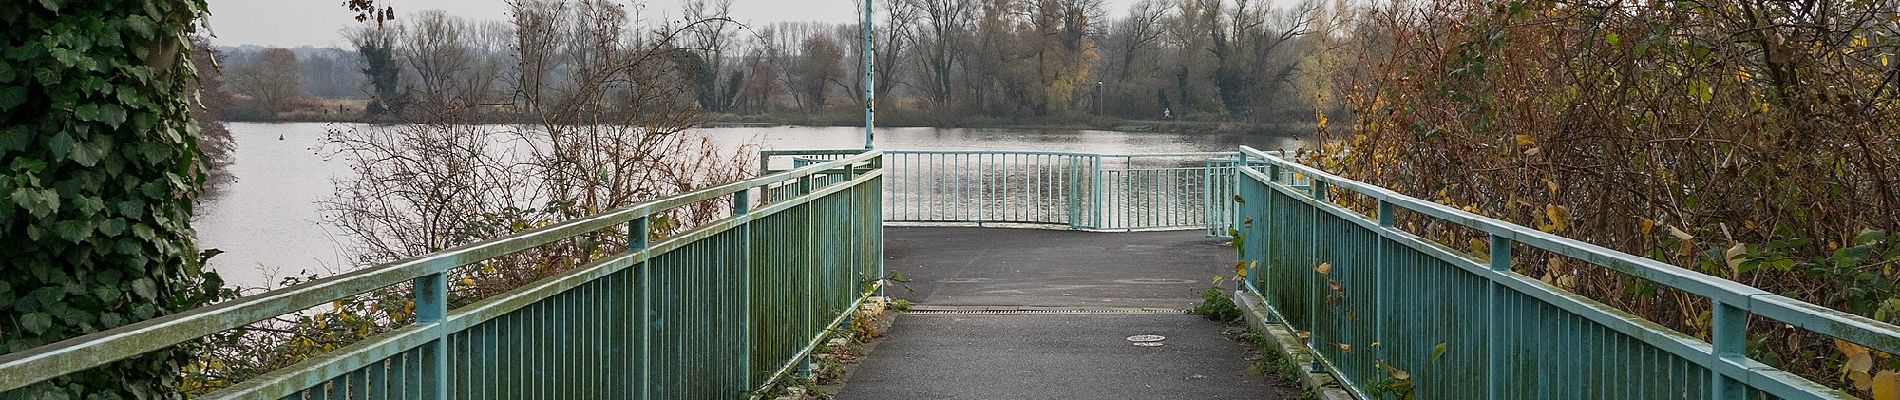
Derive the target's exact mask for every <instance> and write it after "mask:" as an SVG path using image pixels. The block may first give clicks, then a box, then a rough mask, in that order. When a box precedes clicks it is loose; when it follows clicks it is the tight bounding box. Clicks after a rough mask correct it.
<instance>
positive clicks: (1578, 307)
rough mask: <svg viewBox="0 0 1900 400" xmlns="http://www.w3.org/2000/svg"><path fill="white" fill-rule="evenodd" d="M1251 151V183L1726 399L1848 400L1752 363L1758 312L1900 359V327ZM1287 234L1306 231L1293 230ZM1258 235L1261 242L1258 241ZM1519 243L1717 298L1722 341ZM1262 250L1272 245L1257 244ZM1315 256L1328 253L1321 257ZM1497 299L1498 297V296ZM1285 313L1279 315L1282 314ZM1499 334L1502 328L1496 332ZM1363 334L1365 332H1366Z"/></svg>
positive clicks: (1272, 287) (1494, 386)
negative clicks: (1612, 340)
mask: <svg viewBox="0 0 1900 400" xmlns="http://www.w3.org/2000/svg"><path fill="white" fill-rule="evenodd" d="M1241 153H1242V154H1244V155H1245V156H1246V157H1247V158H1248V159H1249V162H1250V163H1253V162H1259V163H1263V164H1265V165H1264V168H1243V169H1241V173H1242V174H1243V175H1244V176H1245V177H1247V178H1248V179H1249V180H1250V181H1253V182H1257V183H1259V184H1263V185H1264V187H1265V188H1266V189H1267V190H1270V191H1271V193H1277V194H1279V195H1283V196H1285V198H1291V199H1293V200H1295V201H1296V202H1297V203H1299V204H1304V205H1306V206H1310V207H1311V209H1312V210H1315V211H1317V212H1319V213H1323V214H1325V215H1330V216H1331V217H1332V218H1337V219H1340V220H1342V221H1344V222H1345V223H1346V225H1341V226H1356V227H1357V228H1342V229H1362V230H1364V231H1366V232H1370V233H1374V234H1376V237H1377V238H1379V239H1380V240H1383V241H1388V242H1391V243H1395V244H1398V245H1402V246H1404V247H1405V248H1407V249H1409V250H1408V251H1415V252H1417V253H1419V254H1424V255H1427V256H1430V257H1432V258H1435V259H1438V260H1441V261H1442V262H1445V263H1449V264H1450V265H1453V266H1456V267H1458V268H1459V269H1460V270H1463V271H1465V272H1466V273H1469V274H1472V275H1475V276H1478V277H1481V278H1483V279H1484V280H1486V281H1488V282H1490V284H1491V285H1493V287H1495V288H1500V289H1508V290H1510V291H1512V292H1516V293H1522V294H1524V295H1527V296H1530V297H1534V298H1536V299H1537V300H1539V301H1541V302H1544V303H1545V304H1548V305H1550V306H1554V307H1557V308H1559V309H1562V310H1564V311H1566V312H1569V313H1572V314H1574V315H1578V316H1580V317H1583V318H1585V319H1588V320H1590V321H1591V322H1592V323H1594V324H1597V325H1598V326H1601V327H1603V328H1605V329H1610V330H1613V331H1615V332H1618V333H1621V334H1624V335H1628V336H1631V337H1634V338H1635V339H1634V340H1636V341H1640V342H1642V343H1645V344H1647V345H1648V346H1651V347H1652V348H1654V349H1657V350H1660V351H1663V352H1666V353H1668V354H1671V355H1673V356H1676V357H1680V358H1682V359H1684V360H1687V361H1689V362H1692V363H1694V364H1695V365H1697V366H1700V367H1702V368H1706V369H1707V370H1708V371H1710V374H1711V375H1709V376H1711V377H1715V379H1712V380H1711V381H1710V382H1708V383H1709V385H1710V387H1712V388H1713V390H1714V391H1715V392H1716V393H1718V394H1721V393H1728V394H1736V393H1742V392H1744V391H1746V390H1760V391H1764V392H1767V393H1768V394H1772V395H1775V396H1780V397H1784V398H1838V397H1842V396H1847V395H1846V394H1845V393H1841V392H1839V391H1837V390H1834V389H1832V388H1828V387H1826V386H1824V385H1820V384H1817V383H1814V382H1811V381H1809V380H1807V379H1805V378H1801V377H1799V376H1795V375H1794V374H1792V373H1788V372H1786V371H1781V370H1778V369H1775V368H1773V367H1770V366H1767V365H1765V364H1763V363H1761V362H1759V361H1756V360H1753V359H1750V358H1748V357H1747V356H1746V355H1745V353H1744V352H1743V351H1742V346H1743V343H1742V341H1744V340H1745V339H1746V338H1745V330H1746V323H1745V321H1746V320H1747V316H1748V315H1759V316H1763V317H1767V318H1769V319H1773V320H1776V321H1780V322H1782V323H1786V324H1789V325H1793V326H1797V327H1800V328H1802V329H1806V330H1809V331H1812V332H1815V333H1819V334H1823V335H1827V336H1831V337H1835V338H1839V339H1842V340H1846V341H1849V342H1853V343H1857V344H1860V345H1864V346H1867V347H1869V348H1871V349H1874V350H1877V351H1881V352H1885V353H1889V354H1895V353H1900V326H1895V325H1892V324H1888V323H1885V322H1881V321H1878V320H1874V319H1871V318H1866V317H1862V316H1859V315H1854V314H1850V313H1845V312H1840V311H1836V310H1832V309H1828V308H1826V307H1821V306H1818V305H1814V304H1810V303H1806V302H1803V301H1800V300H1796V299H1792V298H1788V297H1786V296H1781V295H1777V294H1774V293H1769V292H1767V291H1764V290H1761V289H1758V288H1755V287H1751V286H1747V285H1744V284H1741V283H1738V282H1734V281H1731V280H1728V279H1723V278H1720V277H1716V276H1711V275H1707V274H1702V273H1697V272H1694V271H1690V270H1688V269H1685V268H1682V267H1678V266H1675V265H1671V264H1668V263H1664V262H1661V261H1656V260H1651V259H1648V258H1643V257H1638V256H1635V255H1631V254H1627V253H1623V252H1620V251H1616V250H1613V249H1609V248H1605V247H1602V246H1598V245H1595V244H1590V243H1586V242H1582V241H1578V240H1574V239H1569V238H1565V237H1562V236H1558V235H1555V234H1551V233H1548V232H1543V231H1540V230H1537V229H1533V228H1529V227H1525V226H1521V225H1516V224H1513V223H1510V222H1506V221H1502V220H1498V219H1495V218H1490V217H1486V216H1482V215H1477V214H1475V213H1471V212H1466V211H1464V210H1460V209H1457V208H1453V207H1451V206H1447V205H1443V204H1438V203H1433V202H1431V201H1427V200H1423V199H1418V198H1415V197H1411V196H1407V195H1404V194H1401V193H1398V192H1394V191H1392V190H1389V189H1385V188H1382V187H1379V186H1376V185H1372V184H1368V183H1364V182H1359V181H1354V180H1351V179H1347V178H1344V177H1340V176H1338V175H1334V174H1332V173H1329V172H1326V171H1323V170H1320V169H1318V168H1313V167H1311V166H1308V165H1304V164H1301V163H1298V162H1295V161H1291V160H1287V159H1285V158H1282V157H1281V156H1279V155H1274V154H1268V153H1266V152H1262V151H1259V150H1256V149H1253V148H1248V147H1242V148H1241ZM1263 170H1265V171H1263ZM1290 175H1297V176H1301V177H1303V178H1305V179H1306V180H1307V181H1308V182H1307V184H1306V185H1301V186H1295V185H1292V184H1291V183H1290V182H1289V183H1282V182H1281V180H1280V178H1282V177H1284V176H1290ZM1329 188H1337V189H1341V190H1345V191H1348V192H1351V193H1356V194H1359V195H1363V196H1365V197H1367V198H1371V199H1373V200H1376V201H1377V202H1378V207H1379V212H1378V213H1377V217H1378V218H1377V220H1373V219H1368V218H1367V217H1364V216H1361V215H1360V214H1359V213H1357V212H1355V211H1352V210H1350V209H1347V208H1345V207H1342V206H1339V205H1337V204H1333V203H1331V202H1330V201H1328V200H1326V199H1327V198H1328V195H1327V191H1328V189H1329ZM1266 194H1267V192H1262V193H1255V194H1254V196H1252V197H1254V198H1248V199H1247V200H1251V201H1250V202H1249V204H1247V205H1245V206H1243V207H1245V208H1247V209H1248V210H1249V213H1248V214H1249V215H1261V216H1263V217H1268V219H1267V220H1263V221H1255V223H1257V224H1262V225H1263V226H1257V227H1256V228H1255V229H1258V230H1261V231H1260V232H1269V233H1273V235H1268V236H1269V238H1268V240H1270V238H1273V237H1280V236H1278V234H1281V233H1279V232H1274V231H1271V230H1273V229H1279V228H1278V227H1277V226H1264V225H1268V224H1274V225H1277V224H1281V223H1283V222H1285V221H1278V220H1273V219H1272V218H1273V217H1272V216H1273V215H1280V214H1278V213H1280V212H1283V211H1284V210H1273V211H1272V213H1268V211H1269V210H1268V209H1269V208H1271V207H1274V206H1273V205H1268V204H1263V203H1264V202H1261V203H1255V202H1253V201H1259V200H1261V199H1259V198H1258V197H1260V196H1263V195H1266ZM1275 204H1278V203H1275ZM1395 209H1404V210H1408V211H1411V212H1415V213H1417V214H1420V215H1423V216H1426V217H1430V218H1434V219H1438V220H1443V221H1448V222H1451V223H1453V224H1457V225H1460V226H1463V227H1467V228H1471V229H1475V230H1478V231H1481V232H1484V233H1485V234H1487V235H1489V236H1490V237H1491V243H1490V246H1489V248H1490V249H1491V250H1492V253H1491V259H1490V260H1489V264H1488V265H1487V264H1480V263H1479V262H1478V261H1474V260H1471V259H1469V258H1466V257H1465V256H1463V255H1461V254H1458V252H1456V251H1454V250H1450V249H1447V248H1445V247H1443V245H1440V244H1437V243H1434V242H1432V241H1430V240H1429V239H1425V238H1422V237H1419V236H1417V235H1415V234H1413V233H1410V232H1406V231H1403V230H1400V229H1398V228H1397V227H1396V226H1393V223H1392V220H1391V218H1392V217H1391V215H1392V214H1393V211H1394V210H1395ZM1263 213H1265V214H1263ZM1302 223H1303V222H1302ZM1309 230H1310V231H1311V232H1307V233H1305V234H1311V235H1315V237H1314V238H1313V239H1312V242H1311V243H1315V244H1317V243H1321V241H1322V240H1323V239H1321V238H1320V237H1319V236H1317V235H1320V233H1318V232H1319V231H1320V229H1319V228H1317V227H1314V228H1311V229H1309ZM1284 234H1301V233H1300V232H1293V233H1284ZM1252 238H1253V239H1260V238H1259V237H1258V236H1255V237H1252ZM1325 240H1343V239H1325ZM1519 243H1521V244H1524V245H1527V246H1530V247H1533V248H1537V249H1542V250H1545V251H1549V252H1551V253H1552V254H1556V255H1560V256H1564V257H1569V258H1573V259H1578V260H1582V261H1584V262H1587V263H1590V264H1592V265H1596V266H1600V267H1604V268H1608V269H1610V270H1614V271H1617V272H1620V273H1622V274H1626V275H1629V276H1632V277H1636V278H1641V279H1645V280H1649V281H1652V282H1655V283H1657V284H1661V285H1664V286H1668V287H1671V288H1675V289H1678V290H1681V291H1683V292H1686V293H1688V294H1692V295H1696V296H1701V297H1705V298H1709V299H1711V300H1712V301H1713V302H1714V305H1713V310H1712V311H1711V312H1712V314H1713V324H1712V327H1711V328H1712V330H1713V332H1712V334H1711V337H1712V338H1714V341H1713V343H1709V342H1704V341H1702V340H1700V339H1698V338H1695V337H1690V336H1686V335H1683V334H1681V333H1678V332H1675V331H1673V330H1670V329H1668V328H1664V327H1661V326H1659V325H1656V324H1654V323H1651V322H1648V321H1644V320H1641V319H1640V318H1638V317H1636V316H1634V315H1630V314H1628V313H1626V312H1622V311H1620V310H1616V309H1614V308H1610V307H1608V306H1606V305H1603V304H1601V303H1598V302H1595V301H1593V300H1590V299H1588V298H1584V297H1582V296H1579V295H1576V294H1573V293H1570V292H1568V291H1566V290H1563V289H1561V288H1557V287H1555V286H1552V285H1549V284H1546V283H1543V282H1541V281H1539V280H1537V279H1534V278H1530V277H1526V276H1523V275H1520V274H1517V273H1515V272H1513V271H1511V269H1510V265H1511V254H1510V253H1511V252H1510V250H1509V249H1510V247H1511V246H1512V245H1514V244H1519ZM1253 246H1272V245H1271V244H1260V243H1255V244H1253ZM1265 250H1266V248H1265V247H1261V248H1259V249H1252V250H1250V251H1260V252H1264V251H1265ZM1359 251H1367V249H1360V250H1359ZM1376 251H1379V252H1381V253H1379V254H1382V255H1381V256H1379V257H1381V258H1379V259H1380V260H1384V258H1383V257H1385V256H1384V255H1383V254H1385V253H1383V251H1385V250H1384V247H1383V246H1380V249H1376ZM1275 257H1280V256H1279V255H1274V254H1258V253H1254V254H1253V255H1252V256H1250V257H1249V258H1253V259H1265V260H1269V262H1267V264H1270V265H1269V266H1271V267H1272V268H1291V269H1293V270H1304V269H1308V268H1310V267H1311V266H1306V265H1297V264H1294V265H1276V263H1289V262H1296V261H1297V260H1291V261H1289V260H1279V259H1276V258H1275ZM1311 257H1318V254H1317V253H1314V254H1313V255H1312V256H1311ZM1314 262H1315V263H1317V262H1318V261H1317V260H1315V261H1314ZM1380 262H1385V261H1380ZM1333 268H1334V269H1339V268H1342V267H1341V266H1339V265H1334V266H1333ZM1389 268H1391V266H1389V265H1384V264H1381V265H1379V266H1377V267H1375V271H1372V272H1369V273H1372V274H1380V273H1385V272H1386V270H1387V269H1389ZM1394 272H1396V271H1394ZM1268 273H1272V272H1256V273H1253V274H1249V277H1248V280H1247V282H1248V283H1249V284H1250V290H1253V291H1255V292H1257V293H1262V297H1264V298H1268V299H1269V300H1268V305H1269V307H1276V305H1275V304H1274V303H1275V302H1274V301H1273V300H1272V297H1271V296H1269V295H1268V293H1276V292H1275V291H1276V290H1295V291H1299V290H1307V289H1296V288H1292V287H1289V288H1286V289H1278V288H1277V287H1278V286H1276V285H1284V284H1291V283H1286V282H1269V283H1268V284H1267V285H1265V286H1264V287H1263V286H1261V283H1260V279H1261V275H1263V274H1268ZM1301 273H1304V274H1308V275H1311V274H1312V271H1304V272H1301ZM1387 279H1389V278H1387ZM1375 281H1377V282H1379V283H1378V284H1383V285H1390V284H1393V283H1391V282H1389V281H1386V280H1384V279H1380V280H1375ZM1315 293H1317V292H1315ZM1385 293H1386V292H1385V291H1377V290H1375V292H1374V295H1373V296H1374V298H1372V299H1365V298H1356V297H1355V298H1354V299H1353V300H1349V301H1373V302H1380V301H1387V300H1384V299H1383V298H1382V297H1381V296H1384V294H1385ZM1487 298H1492V299H1495V296H1493V297H1487ZM1491 301H1497V300H1491ZM1308 303H1309V304H1308V305H1309V306H1311V305H1312V304H1311V302H1310V301H1309V302H1308ZM1380 304H1381V305H1379V306H1378V307H1388V306H1389V305H1388V304H1389V303H1380ZM1292 311H1294V312H1296V313H1297V312H1299V311H1298V310H1292ZM1275 312H1276V313H1279V310H1275ZM1360 318H1361V319H1370V320H1383V319H1385V318H1388V316H1383V315H1371V316H1363V315H1362V316H1360ZM1487 323H1488V324H1496V323H1498V322H1497V321H1496V320H1495V319H1494V320H1490V321H1489V322H1487ZM1487 326H1491V325H1487ZM1300 328H1301V329H1311V330H1313V335H1314V336H1315V337H1320V336H1324V335H1332V334H1341V333H1339V332H1325V329H1326V328H1327V327H1325V326H1309V327H1300ZM1364 329H1365V328H1364V327H1357V328H1352V329H1346V328H1341V330H1364ZM1487 329H1495V328H1487ZM1489 332H1497V331H1495V330H1490V331H1489ZM1358 333H1359V334H1364V333H1366V332H1358ZM1372 334H1373V335H1379V334H1382V332H1381V329H1376V328H1375V329H1372ZM1491 334H1495V333H1491ZM1487 335H1489V334H1487ZM1487 337H1489V336H1487ZM1314 342H1318V343H1323V341H1320V340H1319V339H1315V341H1314ZM1308 345H1309V347H1312V348H1313V350H1314V352H1315V353H1316V354H1320V355H1322V356H1321V358H1322V360H1323V361H1324V362H1326V363H1328V364H1336V363H1335V361H1337V360H1331V359H1327V357H1325V356H1324V355H1325V354H1326V353H1329V352H1330V353H1334V355H1335V356H1336V357H1342V356H1344V354H1343V353H1341V352H1338V351H1335V350H1332V349H1326V348H1324V347H1326V346H1323V345H1314V344H1313V342H1309V343H1308ZM1498 351H1500V350H1498V349H1491V350H1490V352H1491V353H1490V354H1491V355H1492V356H1494V357H1495V356H1498V354H1497V352H1498ZM1358 368H1365V366H1359V367H1358ZM1487 368H1488V369H1492V371H1491V372H1489V373H1490V374H1493V375H1495V374H1499V373H1500V372H1497V371H1495V369H1497V368H1505V367H1503V366H1501V365H1498V359H1496V358H1494V359H1493V362H1492V363H1491V364H1490V365H1488V366H1487ZM1335 369H1336V370H1337V369H1338V366H1335ZM1348 369H1351V368H1348ZM1366 371H1367V370H1363V369H1362V370H1360V371H1348V372H1347V373H1345V374H1344V376H1342V378H1343V379H1344V380H1347V381H1349V382H1351V381H1357V382H1368V381H1371V380H1376V379H1377V377H1374V376H1365V375H1371V374H1364V375H1361V376H1352V375H1353V374H1352V373H1351V372H1366ZM1487 382H1488V383H1489V384H1490V385H1491V387H1490V389H1489V390H1491V391H1490V392H1489V393H1490V394H1492V395H1495V394H1496V393H1498V392H1497V391H1498V390H1501V389H1500V388H1498V384H1500V383H1501V382H1498V380H1497V379H1490V380H1488V381H1487ZM1422 384H1423V383H1421V385H1422ZM1349 386H1350V385H1349ZM1717 398H1720V397H1717ZM1848 398H1851V397H1848Z"/></svg>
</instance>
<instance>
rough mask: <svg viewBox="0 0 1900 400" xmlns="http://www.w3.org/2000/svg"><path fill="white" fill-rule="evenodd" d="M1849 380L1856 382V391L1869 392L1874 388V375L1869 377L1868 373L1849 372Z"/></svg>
mask: <svg viewBox="0 0 1900 400" xmlns="http://www.w3.org/2000/svg"><path fill="white" fill-rule="evenodd" d="M1847 380H1849V381H1853V382H1854V390H1867V389H1872V388H1873V386H1874V377H1873V375H1869V374H1867V373H1866V372H1860V371H1853V372H1848V373H1847Z"/></svg>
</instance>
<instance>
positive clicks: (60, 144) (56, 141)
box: [46, 132, 76, 161]
mask: <svg viewBox="0 0 1900 400" xmlns="http://www.w3.org/2000/svg"><path fill="white" fill-rule="evenodd" d="M74 143H76V142H75V141H74V140H73V136H72V135H68V134H66V132H60V133H59V134H57V135H53V138H52V139H47V140H46V148H47V149H48V150H52V151H53V159H54V160H56V161H63V160H68V159H69V158H67V156H68V155H70V154H72V152H73V144H74Z"/></svg>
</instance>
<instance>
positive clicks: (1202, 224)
mask: <svg viewBox="0 0 1900 400" xmlns="http://www.w3.org/2000/svg"><path fill="white" fill-rule="evenodd" d="M840 154H841V153H840V152H839V151H831V150H777V151H767V152H764V155H763V156H762V158H761V167H762V168H771V167H774V165H773V161H772V160H773V159H774V158H775V157H782V158H789V159H790V160H791V161H790V163H789V165H790V166H796V165H798V164H799V163H810V162H818V161H822V160H826V159H832V158H836V157H839V156H840ZM885 154H886V157H888V159H889V161H888V162H887V163H886V166H887V170H888V171H889V172H888V175H887V176H888V177H889V178H890V181H889V183H888V184H887V185H885V187H884V189H885V193H886V195H885V199H886V202H885V204H884V213H885V218H886V220H887V221H890V222H899V223H975V224H1034V225H1057V226H1067V227H1068V228H1070V229H1075V230H1088V231H1131V230H1185V229H1205V230H1207V232H1209V234H1211V235H1225V234H1226V232H1227V228H1228V226H1229V225H1228V224H1229V223H1230V222H1231V220H1232V217H1231V215H1232V208H1231V204H1229V203H1228V202H1227V201H1226V199H1228V198H1230V197H1232V195H1233V184H1234V182H1235V178H1236V175H1234V174H1235V171H1236V168H1235V165H1236V164H1235V162H1237V158H1236V157H1237V155H1236V154H1235V153H1142V154H1093V153H1069V152H1035V151H980V150H959V151H912V150H887V151H886V152H885ZM780 164H786V163H784V162H781V163H780ZM777 167H781V168H783V167H787V165H778V166H777Z"/></svg>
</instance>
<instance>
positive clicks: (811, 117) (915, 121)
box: [224, 99, 1316, 137]
mask: <svg viewBox="0 0 1900 400" xmlns="http://www.w3.org/2000/svg"><path fill="white" fill-rule="evenodd" d="M311 103H313V104H324V105H326V106H327V107H326V108H327V110H326V109H318V108H314V107H313V108H309V109H300V110H296V111H293V112H287V113H283V114H279V115H278V116H277V117H275V118H262V117H260V116H256V115H233V116H227V117H226V118H224V120H225V121H227V122H255V123H296V122H318V123H396V122H400V119H399V118H395V117H390V116H384V117H370V116H368V115H365V114H364V113H363V112H362V105H363V104H366V103H367V101H366V100H350V99H326V100H321V101H313V102H311ZM338 106H341V107H342V109H341V111H339V109H338V108H336V107H338ZM463 122H466V123H470V124H512V123H537V122H539V121H534V120H532V119H530V118H524V117H522V116H520V115H513V114H511V113H506V112H496V113H475V114H472V115H469V116H466V117H465V118H464V121H463ZM877 125H878V126H879V127H886V128H997V129H1032V130H1104V131H1118V132H1165V133H1191V134H1230V135H1266V136H1275V137H1311V136H1313V135H1314V133H1315V132H1316V125H1315V124H1314V123H1313V122H1312V121H1290V122H1283V123H1256V122H1239V121H1222V120H1192V121H1182V120H1173V121H1166V120H1141V119H1126V118H1119V117H1112V116H1110V117H1105V116H1095V115H1075V116H1043V117H994V116H964V117H935V116H929V115H926V113H923V112H917V111H898V112H889V113H883V114H879V116H878V120H877ZM699 126H701V127H709V128H727V127H749V126H811V127H853V126H864V115H863V114H857V113H853V112H828V113H793V112H780V113H762V114H713V115H710V116H708V118H707V120H706V121H705V122H703V123H701V124H699Z"/></svg>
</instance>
